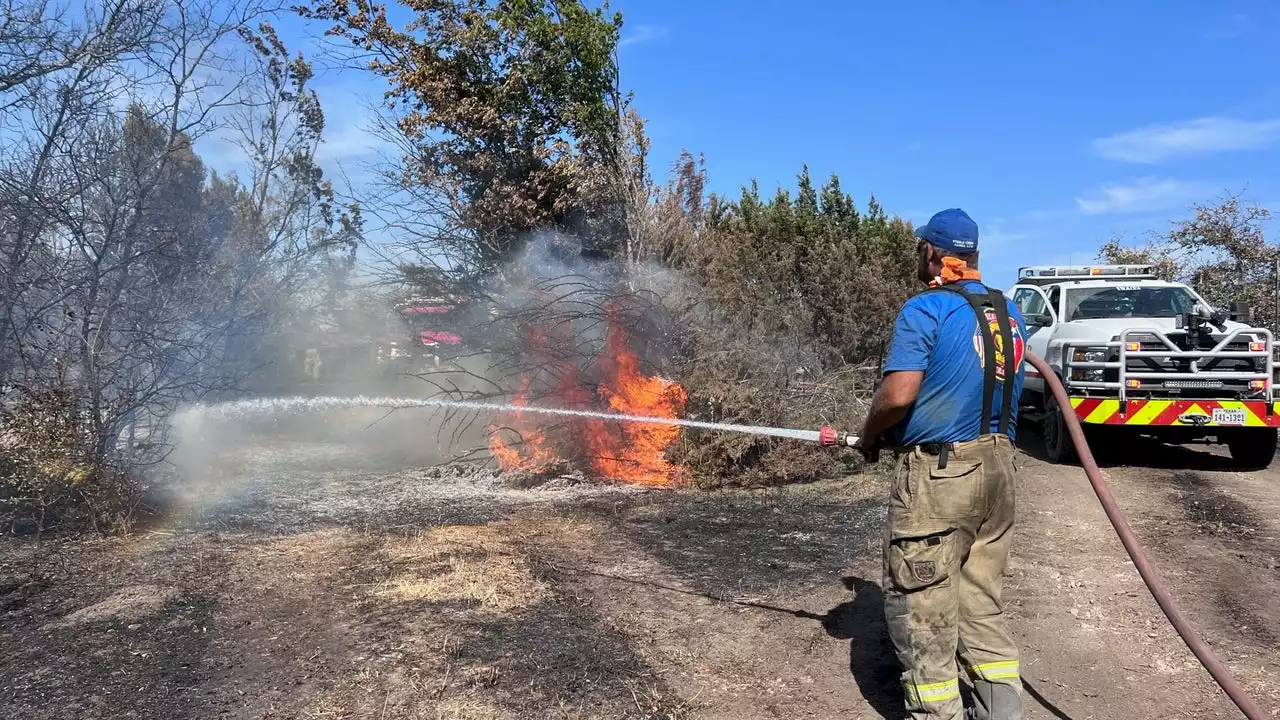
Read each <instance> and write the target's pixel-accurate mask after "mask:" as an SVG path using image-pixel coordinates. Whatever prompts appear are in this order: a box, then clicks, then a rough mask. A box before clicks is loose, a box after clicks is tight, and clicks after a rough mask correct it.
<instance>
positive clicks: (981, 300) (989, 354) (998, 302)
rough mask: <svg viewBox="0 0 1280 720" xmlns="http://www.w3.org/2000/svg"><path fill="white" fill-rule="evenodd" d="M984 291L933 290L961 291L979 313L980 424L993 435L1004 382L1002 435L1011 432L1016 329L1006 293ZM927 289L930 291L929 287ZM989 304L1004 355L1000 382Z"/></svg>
mask: <svg viewBox="0 0 1280 720" xmlns="http://www.w3.org/2000/svg"><path fill="white" fill-rule="evenodd" d="M983 289H984V290H986V292H985V293H977V292H969V291H968V290H966V289H965V288H963V287H961V286H958V285H939V286H938V287H936V288H931V290H946V291H949V292H954V293H958V294H959V295H961V296H963V297H964V299H965V300H967V301H968V302H969V305H970V306H971V307H972V308H973V312H974V315H976V316H977V320H978V329H979V331H980V332H981V333H982V359H983V362H982V421H981V423H980V427H981V429H980V431H979V435H990V434H991V405H992V398H993V396H994V395H995V393H996V383H997V382H998V381H999V382H1001V384H1002V386H1003V387H1002V390H1003V392H1002V393H1001V398H1000V425H999V428H1000V429H999V432H1000V434H1001V435H1004V434H1007V433H1008V432H1009V420H1010V417H1011V415H1012V412H1013V377H1014V373H1015V372H1016V368H1014V366H1013V363H1014V357H1013V355H1014V347H1013V330H1012V323H1011V321H1010V320H1009V306H1008V305H1007V304H1006V302H1005V299H1004V294H1003V293H1001V292H1000V291H999V290H997V289H995V288H990V287H987V286H985V285H984V286H983ZM925 292H930V291H929V290H926V291H925ZM988 307H990V308H991V309H992V310H993V311H994V313H995V316H996V324H997V326H998V327H999V331H1000V340H1001V343H1000V347H1001V350H1002V352H1001V354H1002V355H1003V358H1002V359H1003V360H1004V363H1003V369H1004V374H1005V376H1004V380H1003V381H1000V380H999V378H998V377H997V366H996V338H995V333H993V332H991V326H990V324H989V323H988V322H987V312H986V308H988Z"/></svg>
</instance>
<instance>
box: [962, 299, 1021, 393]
mask: <svg viewBox="0 0 1280 720" xmlns="http://www.w3.org/2000/svg"><path fill="white" fill-rule="evenodd" d="M983 315H984V318H983V319H984V320H985V321H986V323H987V329H989V330H990V331H991V336H992V337H993V338H995V341H996V379H997V380H1004V379H1005V377H1006V376H1007V374H1008V369H1007V362H1006V359H1005V349H1006V348H1005V347H1004V339H1003V338H1001V337H1000V321H999V320H998V319H996V311H995V310H993V309H992V308H983ZM1009 333H1010V334H1011V335H1013V372H1014V374H1017V372H1018V369H1019V368H1021V367H1022V357H1023V355H1024V354H1025V353H1026V342H1025V341H1024V340H1023V338H1022V327H1021V325H1019V323H1018V318H1016V317H1014V316H1013V313H1010V314H1009ZM985 337H986V333H984V332H983V331H982V325H981V324H980V323H976V322H975V323H974V326H973V349H974V351H975V352H977V353H978V367H981V368H984V369H985V368H986V364H987V355H986V352H985V347H984V344H985Z"/></svg>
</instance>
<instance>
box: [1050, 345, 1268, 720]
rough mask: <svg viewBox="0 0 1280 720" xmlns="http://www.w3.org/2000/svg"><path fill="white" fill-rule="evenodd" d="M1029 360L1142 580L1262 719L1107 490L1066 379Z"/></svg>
mask: <svg viewBox="0 0 1280 720" xmlns="http://www.w3.org/2000/svg"><path fill="white" fill-rule="evenodd" d="M1027 361H1028V362H1030V363H1031V365H1032V367H1034V368H1035V369H1036V370H1037V371H1039V372H1040V375H1041V377H1043V378H1044V381H1045V383H1047V384H1048V385H1049V388H1050V389H1052V390H1053V396H1054V397H1055V398H1056V399H1057V400H1058V409H1059V410H1060V411H1061V412H1062V417H1063V419H1064V420H1066V423H1067V432H1069V433H1070V434H1071V442H1072V444H1074V445H1075V447H1076V455H1077V456H1078V457H1079V458H1080V465H1081V466H1082V467H1083V468H1084V473H1085V475H1087V476H1088V477H1089V484H1090V485H1092V486H1093V492H1094V493H1095V494H1097V496H1098V501H1099V502H1101V503H1102V509H1103V511H1104V512H1106V514H1107V519H1108V520H1110V521H1111V526H1112V527H1113V528H1115V531H1116V534H1117V535H1119V536H1120V543H1121V544H1122V545H1124V550H1125V552H1127V553H1129V559H1131V560H1133V566H1134V567H1135V568H1137V569H1138V574H1139V575H1141V576H1142V582H1143V583H1145V584H1146V586H1147V589H1148V590H1150V591H1151V596H1152V597H1154V598H1155V600H1156V604H1157V605H1159V606H1160V610H1162V611H1163V612H1164V616H1165V617H1167V618H1169V622H1170V623H1171V624H1172V625H1173V629H1174V630H1177V631H1178V635H1179V636H1180V637H1181V638H1182V641H1183V642H1185V643H1186V644H1187V647H1188V648H1190V649H1191V652H1192V653H1193V654H1194V655H1195V656H1196V659H1197V660H1199V661H1200V664H1201V665H1203V666H1204V669H1205V670H1208V671H1209V674H1210V675H1212V676H1213V679H1214V681H1215V682H1217V683H1218V686H1219V687H1221V688H1222V691H1223V692H1225V693H1226V694H1227V697H1229V698H1231V702H1233V703H1235V704H1236V707H1238V708H1240V712H1242V713H1244V716H1245V717H1247V718H1249V720H1262V718H1263V717H1264V716H1263V714H1262V710H1261V709H1260V708H1259V707H1258V705H1257V703H1255V702H1254V701H1253V698H1251V697H1249V694H1248V693H1247V692H1245V690H1244V688H1243V687H1241V686H1240V683H1239V682H1237V681H1236V679H1235V678H1234V677H1232V676H1231V672H1230V671H1229V670H1227V668H1226V666H1225V665H1223V664H1222V661H1220V660H1218V658H1217V656H1215V655H1214V654H1213V651H1212V650H1210V649H1209V646H1208V645H1207V644H1206V643H1205V641H1204V640H1203V639H1201V637H1200V636H1199V635H1197V634H1196V631H1195V629H1194V628H1192V627H1191V624H1190V623H1189V622H1187V619H1186V618H1185V617H1183V615H1182V612H1181V611H1180V610H1178V606H1177V605H1175V604H1174V602H1173V598H1172V597H1170V596H1169V591H1168V590H1167V589H1166V588H1165V586H1164V582H1162V581H1161V580H1160V578H1159V576H1157V575H1156V572H1155V569H1154V568H1152V567H1151V562H1150V561H1149V560H1147V555H1146V553H1145V552H1143V550H1142V546H1141V545H1139V544H1138V538H1137V537H1135V536H1134V534H1133V530H1132V529H1130V527H1129V521H1128V520H1126V519H1125V517H1124V514H1123V513H1121V512H1120V508H1119V507H1118V506H1117V505H1116V501H1115V498H1113V497H1111V491H1110V490H1109V489H1107V484H1106V482H1105V481H1104V480H1103V479H1102V473H1101V471H1099V469H1098V463H1097V462H1095V461H1094V459H1093V453H1092V452H1091V451H1090V450H1089V444H1088V443H1087V442H1085V439H1084V429H1083V428H1081V427H1080V420H1079V418H1077V417H1076V414H1075V412H1074V411H1073V410H1072V408H1071V400H1070V398H1068V397H1067V391H1066V388H1064V387H1062V381H1060V380H1059V379H1058V376H1057V375H1056V374H1055V373H1054V371H1053V368H1051V367H1049V364H1048V363H1046V362H1045V361H1044V360H1042V359H1040V358H1039V357H1037V356H1036V355H1035V354H1034V353H1031V352H1028V353H1027Z"/></svg>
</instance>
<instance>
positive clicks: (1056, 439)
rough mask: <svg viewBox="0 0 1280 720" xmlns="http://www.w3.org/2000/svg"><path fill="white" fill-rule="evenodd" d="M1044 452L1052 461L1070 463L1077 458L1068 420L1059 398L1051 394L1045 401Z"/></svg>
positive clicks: (1042, 433) (1042, 434)
mask: <svg viewBox="0 0 1280 720" xmlns="http://www.w3.org/2000/svg"><path fill="white" fill-rule="evenodd" d="M1041 437H1043V438H1044V453H1045V455H1046V456H1047V457H1048V459H1049V462H1051V463H1069V462H1072V461H1074V460H1075V459H1076V448H1075V445H1073V444H1072V443H1071V435H1070V434H1069V433H1068V432H1067V421H1066V420H1064V419H1063V418H1062V412H1061V411H1060V410H1059V409H1058V399H1057V398H1055V397H1054V396H1053V395H1052V394H1050V395H1049V396H1048V397H1047V398H1045V402H1044V426H1043V428H1042V430H1041Z"/></svg>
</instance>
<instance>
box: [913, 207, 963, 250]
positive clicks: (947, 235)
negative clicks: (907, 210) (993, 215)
mask: <svg viewBox="0 0 1280 720" xmlns="http://www.w3.org/2000/svg"><path fill="white" fill-rule="evenodd" d="M916 237H918V238H920V239H921V240H924V241H925V242H927V243H929V244H930V245H932V246H934V247H936V248H938V249H939V250H947V251H949V252H953V253H961V254H967V253H971V252H977V250H978V223H976V222H974V221H973V218H971V217H969V215H968V213H966V212H965V211H963V210H961V209H960V208H951V209H950V210H943V211H942V212H940V213H938V214H936V215H934V216H933V217H931V218H929V222H928V223H926V224H925V225H924V226H923V227H918V228H916Z"/></svg>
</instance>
